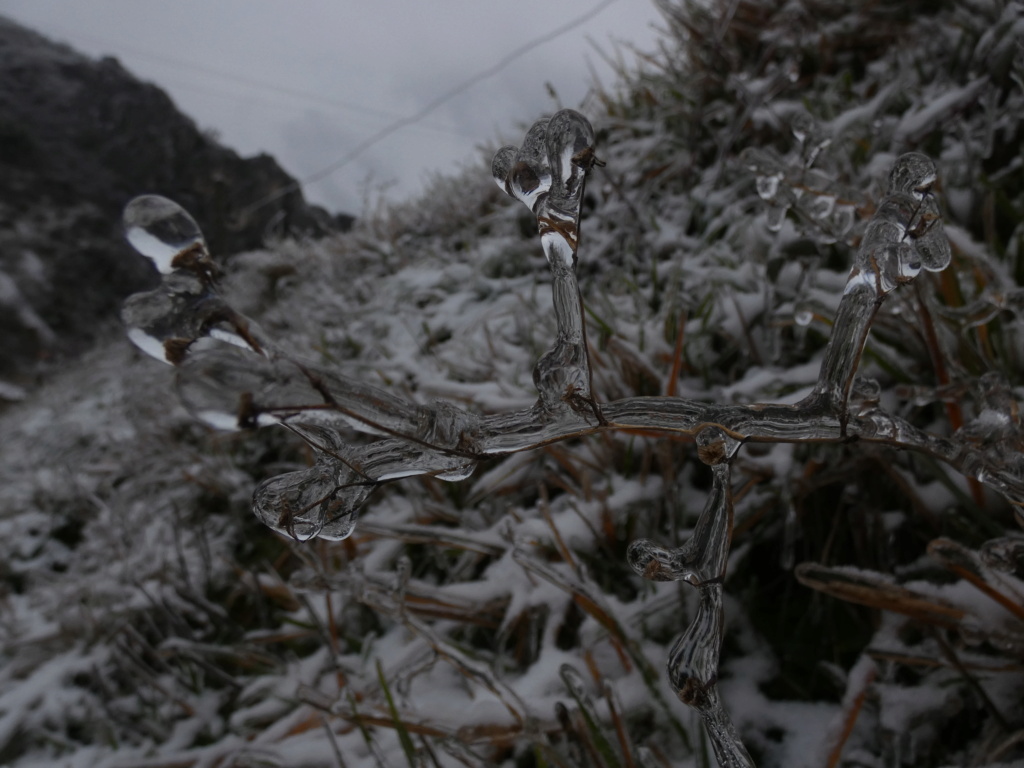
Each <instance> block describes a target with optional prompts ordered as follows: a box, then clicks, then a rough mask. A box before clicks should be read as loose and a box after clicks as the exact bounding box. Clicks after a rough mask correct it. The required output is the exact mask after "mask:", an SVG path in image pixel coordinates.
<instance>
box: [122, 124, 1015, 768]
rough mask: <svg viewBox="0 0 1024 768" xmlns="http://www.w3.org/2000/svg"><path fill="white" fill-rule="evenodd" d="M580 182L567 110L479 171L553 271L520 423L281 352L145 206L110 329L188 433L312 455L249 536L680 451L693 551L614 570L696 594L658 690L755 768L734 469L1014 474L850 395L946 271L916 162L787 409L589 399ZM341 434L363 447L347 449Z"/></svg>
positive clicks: (903, 168)
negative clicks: (793, 448) (586, 451)
mask: <svg viewBox="0 0 1024 768" xmlns="http://www.w3.org/2000/svg"><path fill="white" fill-rule="evenodd" d="M746 158H747V163H748V165H749V167H751V168H753V169H754V170H755V172H756V173H757V174H758V178H759V183H758V191H759V193H760V194H761V196H762V197H764V198H765V199H770V200H772V201H774V200H776V197H777V196H778V195H779V194H780V193H779V191H778V189H777V186H778V184H779V182H780V181H781V177H780V176H779V173H781V171H779V170H778V169H777V168H776V165H775V164H773V163H774V161H773V160H772V158H771V157H770V156H768V155H767V154H765V153H758V152H756V151H755V152H750V151H748V153H747V155H746ZM595 164H598V161H597V160H596V158H595V155H594V134H593V130H592V128H591V126H590V124H589V122H587V120H586V119H585V118H584V117H583V116H582V115H580V114H579V113H577V112H574V111H572V110H563V111H561V112H559V113H557V114H555V115H554V116H553V117H551V118H550V119H544V120H540V121H538V122H536V123H535V124H534V125H533V126H532V127H531V128H530V130H529V131H528V132H527V134H526V137H525V139H524V141H523V144H522V146H520V147H514V146H507V147H503V148H502V149H500V150H499V151H498V153H497V154H496V155H495V157H494V161H493V163H492V173H493V175H494V178H495V180H496V181H497V183H498V185H499V186H500V187H501V188H502V189H503V190H504V191H506V192H507V193H508V194H509V195H511V196H513V197H515V198H516V199H518V200H519V201H521V202H522V203H524V204H525V205H526V206H527V207H528V208H529V209H530V210H531V211H532V212H533V214H534V215H535V216H536V219H537V224H538V231H539V234H540V239H541V245H542V247H543V250H544V254H545V256H546V257H547V261H548V264H549V266H550V269H551V276H552V300H553V312H554V319H555V323H556V330H555V338H554V340H553V343H552V346H551V348H550V349H549V350H548V351H547V352H545V353H544V354H543V355H542V356H541V357H540V359H539V361H538V362H537V365H536V368H535V370H534V382H535V384H536V387H537V390H538V400H537V402H536V404H535V405H534V406H533V407H531V408H527V409H524V410H520V411H515V412H507V413H497V414H487V415H479V414H475V413H470V412H468V411H466V410H464V409H461V408H458V407H456V406H454V405H451V404H449V403H445V402H434V403H430V404H420V403H416V402H413V401H411V400H409V399H408V398H405V397H401V396H399V395H397V394H395V393H394V392H392V391H390V390H388V389H386V388H383V387H378V386H373V385H370V384H367V383H366V382H362V381H359V380H357V379H355V378H353V377H352V376H350V375H347V374H346V373H344V372H343V371H338V370H334V369H330V370H328V369H325V368H323V367H322V366H318V365H314V364H311V363H307V362H303V361H301V360H299V359H297V358H295V357H294V356H292V355H290V354H286V353H285V352H283V351H282V350H281V349H279V348H278V347H277V346H276V345H275V344H274V343H273V341H272V340H270V339H269V338H267V336H266V334H265V333H264V332H263V331H262V330H261V329H260V328H259V327H258V326H257V325H256V324H255V323H254V322H252V321H250V320H249V319H247V318H246V317H244V316H243V315H241V314H240V313H238V312H236V311H235V310H234V309H232V308H231V307H230V306H229V305H228V304H227V302H225V300H224V299H223V298H222V297H221V295H220V294H219V293H218V290H217V277H218V270H217V268H216V266H215V264H214V262H213V260H212V259H211V258H210V254H209V253H208V251H207V248H206V245H205V242H204V241H203V237H202V234H201V233H200V231H199V228H198V227H197V226H196V224H195V222H194V221H193V220H192V218H191V217H190V216H189V215H188V214H187V213H186V212H185V211H183V210H182V209H181V208H180V207H179V206H177V205H176V204H174V203H173V202H171V201H169V200H166V199H164V198H160V197H155V196H146V197H143V198H138V199H136V200H135V201H133V202H132V203H130V204H129V206H128V207H127V209H126V211H125V226H126V231H127V236H128V239H129V241H130V242H131V243H132V245H134V246H135V248H136V249H137V250H139V251H140V252H141V253H143V254H144V255H146V256H148V257H149V258H150V259H151V260H152V261H153V262H154V264H155V265H156V267H157V269H158V270H159V271H160V273H161V274H162V275H163V280H162V283H161V285H160V286H159V287H158V288H157V289H155V290H153V291H150V292H149V293H145V294H139V295H136V296H133V297H131V298H130V299H129V300H128V301H127V302H126V305H125V309H124V319H125V321H126V323H127V325H128V327H129V331H128V334H129V337H130V338H131V339H132V341H134V342H135V343H136V344H137V345H139V346H140V347H141V348H142V349H144V350H145V351H147V352H149V353H150V354H152V355H154V356H156V357H158V358H159V359H161V360H164V361H165V362H169V363H172V364H173V365H175V366H176V367H177V372H178V390H179V394H180V396H181V399H182V401H183V402H184V403H185V405H186V406H187V407H188V408H189V410H190V411H191V413H192V414H194V415H195V416H196V417H197V418H198V419H200V420H202V421H203V422H205V423H207V424H209V425H211V426H213V427H216V428H218V429H228V430H235V429H246V428H252V427H262V426H265V425H271V424H278V425H281V426H283V427H285V428H287V429H290V430H291V431H293V432H295V433H296V434H297V435H299V436H300V437H301V438H302V439H304V440H305V441H306V442H307V443H308V444H309V445H310V446H312V447H313V449H314V452H315V457H316V459H315V463H314V464H313V466H311V467H308V468H307V469H303V470H300V471H297V472H291V473H288V474H285V475H281V476H279V477H274V478H271V479H269V480H266V481H264V482H263V483H261V484H260V486H259V487H258V488H257V489H256V491H255V494H254V499H253V508H254V511H255V512H256V514H257V515H258V516H259V518H260V519H261V520H262V521H263V522H264V523H266V524H267V525H269V526H270V527H272V528H274V529H275V530H278V531H280V532H283V533H286V534H288V535H291V536H293V537H296V538H299V539H309V538H312V537H315V536H320V537H324V538H331V539H339V538H344V537H346V536H348V535H350V534H351V532H352V530H353V526H354V525H355V521H356V515H357V512H358V509H359V507H360V506H361V505H362V504H363V503H364V502H365V501H366V499H367V498H368V496H369V495H370V493H371V492H372V491H373V489H374V488H375V487H376V486H377V485H379V484H381V483H384V482H389V481H393V480H397V479H399V478H403V477H408V476H413V475H433V476H436V477H438V478H441V479H444V480H451V481H455V480H461V479H464V478H466V477H468V476H469V475H470V474H471V473H472V472H473V470H474V468H475V466H476V465H477V463H478V462H480V461H481V460H484V459H486V458H488V457H493V456H496V455H502V454H508V453H513V452H518V451H526V450H530V449H534V448H538V447H540V446H544V445H547V444H550V443H554V442H557V441H561V440H566V439H570V438H578V437H583V436H586V435H593V434H597V433H600V432H604V431H614V430H631V429H642V430H648V431H649V430H657V431H662V432H666V433H669V432H671V433H677V434H685V435H689V436H691V437H693V438H694V440H695V442H696V443H697V448H698V456H699V457H700V458H701V460H702V461H703V462H704V463H705V464H707V465H708V466H709V467H710V468H711V472H712V474H713V484H712V490H711V493H710V495H709V498H708V500H707V504H706V506H705V508H704V510H703V512H702V514H701V516H700V518H699V520H698V522H697V525H696V527H695V529H694V532H693V535H692V537H691V538H690V539H689V540H688V541H687V542H686V543H685V544H683V545H682V546H680V547H677V548H665V547H662V546H659V545H656V544H654V543H652V542H650V541H646V540H643V541H637V542H634V543H633V544H632V545H631V547H630V549H629V555H628V557H629V561H630V564H631V565H632V567H633V568H634V569H635V570H636V571H637V572H638V573H639V574H641V575H642V576H644V577H646V578H649V579H654V580H657V581H666V580H682V581H685V582H688V583H689V584H691V585H692V586H694V587H695V588H696V589H697V590H698V593H699V599H698V602H697V610H696V614H695V616H694V617H693V618H692V620H691V622H690V624H689V628H688V629H687V630H686V632H685V633H684V634H683V635H682V636H681V637H680V638H679V640H678V641H677V642H676V644H675V646H674V647H673V649H672V651H671V654H670V659H669V676H670V679H671V682H672V684H673V686H674V688H675V690H676V692H677V694H678V695H679V698H680V699H681V700H682V701H684V702H685V703H687V704H688V705H690V706H692V707H694V708H695V709H697V711H698V712H699V713H700V715H701V717H702V719H703V721H704V723H705V725H706V727H707V730H708V732H709V733H710V734H711V736H712V741H713V743H714V745H715V750H716V755H717V756H718V759H719V762H720V763H721V764H722V765H725V766H734V765H735V766H746V765H751V764H752V763H751V760H750V757H749V755H747V753H746V751H745V749H744V748H743V745H742V743H741V742H740V740H739V739H738V738H737V736H736V734H735V730H734V728H733V726H732V724H731V722H730V720H729V717H728V714H727V713H726V710H725V709H724V707H723V705H722V702H721V700H720V698H719V695H718V691H717V686H716V681H717V670H718V654H719V649H720V647H721V638H722V624H723V614H722V590H723V582H724V577H725V566H726V562H727V558H728V551H729V542H730V540H731V536H732V516H733V512H732V495H731V489H730V484H729V483H730V466H731V461H732V459H733V457H734V456H735V455H736V453H737V451H738V449H739V448H740V446H741V445H742V444H743V443H745V442H785V443H795V442H844V441H850V440H854V439H858V440H863V441H867V442H873V443H878V444H882V445H887V446H892V447H895V448H901V449H907V450H912V451H916V452H919V453H923V454H926V455H928V456H931V457H933V458H935V459H938V460H941V461H943V462H945V463H947V464H948V465H950V466H952V467H954V468H955V469H957V470H958V471H960V472H961V473H963V474H964V475H966V476H968V477H970V478H974V479H976V480H978V481H980V482H982V483H985V484H986V485H988V486H989V487H991V488H993V489H995V490H997V491H999V492H1000V493H1002V494H1003V495H1004V496H1006V498H1008V499H1009V500H1010V501H1011V502H1012V503H1013V504H1015V505H1017V507H1018V508H1021V507H1024V476H1022V474H1021V471H1020V463H1021V462H1020V461H1017V460H1012V457H1010V458H1008V457H1007V456H1006V455H1005V453H1001V452H999V451H998V450H996V449H994V448H993V447H992V446H991V445H990V444H988V443H986V442H985V441H983V440H979V439H975V438H974V437H972V433H971V431H970V430H969V429H966V428H965V429H963V430H961V431H960V432H958V433H957V434H956V435H954V436H953V437H940V436H936V435H933V434H930V433H928V432H925V431H922V430H920V429H918V428H916V427H914V426H912V425H911V424H910V423H909V422H907V421H906V420H904V419H902V418H900V417H898V416H896V415H894V414H891V413H888V412H886V411H885V410H883V409H882V408H881V407H880V406H879V404H878V398H877V397H874V396H871V394H870V392H867V390H870V389H871V387H870V386H861V387H860V389H858V387H857V386H856V385H855V376H856V373H857V368H858V365H859V363H860V360H861V356H862V354H863V351H864V347H865V344H866V342H867V338H868V334H869V331H870V328H871V324H872V322H873V320H874V319H875V317H876V315H877V313H878V310H879V308H880V307H881V306H882V305H883V303H884V302H885V301H886V299H887V298H888V297H889V296H890V295H891V294H892V293H893V292H894V291H895V290H897V289H898V288H900V287H901V286H904V285H906V284H907V283H909V282H910V281H912V280H913V279H914V278H915V277H916V276H917V275H918V274H919V273H920V272H921V271H922V270H930V271H938V270H941V269H944V268H945V267H946V266H947V265H948V264H949V261H950V258H951V252H950V247H949V242H948V240H947V239H946V236H945V234H944V232H943V228H942V222H941V218H940V214H939V208H938V205H937V203H936V200H935V197H934V194H933V192H932V187H933V185H934V183H935V180H936V170H935V166H934V164H933V163H932V161H931V160H930V159H929V158H927V157H925V156H924V155H921V154H917V153H910V154H906V155H903V156H901V157H900V158H898V159H897V161H896V163H895V164H894V166H893V169H892V172H891V174H890V177H889V184H888V189H887V192H886V195H885V196H884V197H883V199H882V200H881V201H880V203H879V204H878V207H877V209H876V211H875V213H874V215H873V217H872V218H871V220H870V222H869V223H868V225H867V229H866V232H865V235H864V237H863V240H862V242H861V245H860V247H859V249H858V251H857V254H856V257H855V261H854V264H853V267H852V270H851V272H850V275H849V278H848V281H847V284H846V288H845V290H844V292H843V295H842V298H841V300H840V303H839V307H838V311H837V313H836V317H835V323H834V326H833V330H832V336H831V338H830V340H829V343H828V346H827V347H826V349H825V353H824V357H823V361H822V364H821V369H820V373H819V376H818V379H817V383H816V385H815V386H814V388H813V390H812V392H811V393H810V394H809V395H808V396H807V397H806V398H805V399H804V400H802V401H801V402H799V403H797V404H794V405H784V404H763V403H756V404H742V405H720V404H716V403H709V402H701V401H696V400H688V399H684V398H676V397H646V398H645V397H638V398H627V399H623V400H618V401H615V402H609V403H598V402H597V401H596V399H595V397H594V394H593V391H592V386H591V368H590V359H589V355H588V348H587V337H586V327H585V323H584V315H583V300H582V295H581V292H580V289H579V286H578V284H577V280H576V265H577V260H578V249H579V242H580V235H579V224H580V207H581V204H582V200H583V190H584V183H585V181H586V177H587V174H588V172H589V171H590V170H591V168H592V167H593V166H594V165H595ZM787 205H788V203H787ZM865 392H867V394H865ZM996 399H998V398H996ZM353 430H355V431H358V432H362V433H364V435H368V436H369V437H368V438H367V437H363V438H359V439H356V438H355V437H354V436H353V434H352V431H353Z"/></svg>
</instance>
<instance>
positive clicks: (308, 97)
mask: <svg viewBox="0 0 1024 768" xmlns="http://www.w3.org/2000/svg"><path fill="white" fill-rule="evenodd" d="M48 26H50V25H48ZM50 28H51V29H53V30H55V31H57V32H59V33H60V34H62V35H65V36H67V37H68V38H69V39H71V40H75V39H78V40H82V41H88V42H91V43H95V44H97V45H102V46H106V47H108V48H109V49H110V50H116V51H119V52H122V53H128V54H131V55H132V56H137V57H138V58H140V59H148V60H150V61H156V62H159V63H161V64H169V65H171V66H173V67H175V68H176V69H178V70H181V69H187V70H192V71H193V72H198V73H199V74H202V75H210V76H213V77H218V78H220V79H222V80H227V81H228V82H233V83H238V84H240V85H245V86H247V87H249V88H254V89H257V90H261V91H267V92H270V93H278V94H281V95H284V96H289V97H291V98H296V99H301V100H304V101H310V102H313V103H315V104H318V105H320V106H324V105H327V106H331V107H337V108H340V109H344V110H347V111H350V112H361V113H363V114H366V115H370V116H373V117H378V118H383V119H387V120H395V119H402V118H401V116H400V115H396V114H395V113H394V112H387V111H385V110H382V109H374V108H373V107H367V106H364V105H362V104H354V103H352V102H350V101H345V100H343V99H335V98H332V97H329V96H325V95H323V94H317V93H313V92H311V91H304V90H301V89H299V88H291V87H288V86H283V85H274V84H272V83H264V82H261V81H259V80H255V79H253V78H250V77H246V76H244V75H240V74H237V73H234V72H225V71H223V70H219V69H215V68H213V67H207V66H204V65H201V64H196V63H194V62H190V61H183V60H181V59H176V58H173V57H171V56H166V55H163V54H158V53H153V52H151V51H143V50H141V49H139V48H134V47H132V46H130V45H125V44H124V43H122V42H121V41H113V40H108V39H105V38H102V37H96V36H95V35H86V34H81V33H79V32H75V31H72V30H68V29H65V28H63V27H60V26H50ZM424 127H427V128H430V129H431V130H435V131H441V132H443V133H448V134H451V135H453V136H467V135H468V134H467V132H466V131H463V130H461V129H460V128H458V127H456V126H450V125H444V124H439V123H425V124H424Z"/></svg>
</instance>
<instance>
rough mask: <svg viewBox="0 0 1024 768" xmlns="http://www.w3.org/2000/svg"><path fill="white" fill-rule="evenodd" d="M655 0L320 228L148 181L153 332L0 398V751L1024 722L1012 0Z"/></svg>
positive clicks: (376, 745) (722, 751)
mask: <svg viewBox="0 0 1024 768" xmlns="http://www.w3.org/2000/svg"><path fill="white" fill-rule="evenodd" d="M663 11H664V18H665V36H664V43H663V47H662V49H661V50H660V51H659V52H658V53H657V54H654V55H651V56H649V57H647V59H646V64H645V66H644V68H643V69H642V70H641V71H639V72H631V71H623V72H622V79H621V81H620V82H619V83H617V84H616V85H615V89H614V92H610V91H604V92H602V93H601V94H600V98H598V99H596V100H595V101H594V103H592V104H591V105H589V108H585V109H584V110H583V111H584V112H586V113H587V116H586V117H584V116H583V115H582V114H581V113H579V112H575V111H573V110H559V111H556V113H555V114H554V115H553V116H552V117H550V118H545V119H542V120H539V121H537V122H535V123H534V124H533V126H532V127H531V128H530V129H529V130H528V131H526V134H525V138H524V139H523V142H522V143H521V145H519V146H515V147H505V148H502V149H500V150H498V152H497V154H496V155H495V156H494V160H493V162H492V163H491V166H490V168H486V167H484V166H483V165H476V166H471V167H468V168H467V169H465V170H464V171H462V172H461V173H460V174H458V175H455V176H452V177H447V178H440V179H438V180H437V181H436V182H435V183H434V185H433V187H432V189H431V190H430V191H429V193H428V194H427V195H425V196H424V197H423V198H422V199H420V200H417V201H413V202H410V203H407V204H404V205H401V206H395V207H392V208H390V209H387V210H384V211H381V212H379V213H378V214H377V215H374V216H372V217H369V218H368V219H367V220H365V221H362V222H361V223H360V224H359V225H358V226H357V227H356V228H355V230H353V232H351V233H349V234H346V235H344V236H339V237H337V238H332V239H327V240H319V241H315V242H296V241H289V242H281V243H278V244H276V245H275V246H274V247H272V248H268V249H267V250H263V251H258V252H252V253H248V254H244V255H242V256H239V257H237V258H235V259H234V260H233V261H232V262H231V263H229V264H218V263H217V259H216V254H212V255H211V254H210V253H209V252H208V251H207V249H206V247H205V244H204V241H203V239H202V236H201V233H200V232H199V231H198V228H197V227H195V225H194V222H192V220H191V218H190V217H189V216H188V214H187V213H186V212H185V211H183V210H182V209H181V208H179V207H178V206H177V205H176V204H174V203H172V202H171V201H168V200H166V199H164V198H160V197H156V196H146V197H142V198H138V199H136V200H135V201H133V202H132V203H131V204H129V205H128V207H127V209H126V214H125V224H126V234H127V236H128V239H129V241H130V242H131V243H132V244H133V245H134V246H135V247H136V248H137V249H138V250H139V251H140V252H141V253H142V254H144V255H146V256H148V257H150V259H151V260H152V261H153V262H154V263H155V264H156V266H157V269H158V270H159V271H160V272H161V274H162V275H163V277H162V283H161V285H160V287H158V288H157V289H156V290H154V291H153V292H151V293H148V294H141V295H137V296H135V297H132V298H131V299H129V301H128V302H127V303H126V306H125V312H124V317H125V320H126V324H127V326H128V335H129V337H130V338H131V339H132V340H133V341H135V342H136V344H137V345H138V346H139V347H141V348H142V349H143V350H145V351H146V352H148V353H150V354H151V355H153V356H156V357H158V358H160V359H161V360H164V361H166V362H169V363H172V364H173V365H174V368H173V369H172V368H170V367H168V366H163V365H158V364H156V363H154V362H153V361H152V359H151V358H150V357H146V356H144V355H140V354H138V353H137V352H136V351H134V350H133V348H132V347H131V346H130V345H129V344H128V343H127V342H124V341H123V340H121V341H119V342H117V343H111V344H110V345H107V346H104V347H101V348H99V349H97V350H96V351H94V352H93V353H92V354H90V355H89V356H88V357H87V358H85V359H83V360H82V361H81V362H80V363H78V364H76V365H75V366H74V367H73V368H72V369H70V370H68V371H67V372H66V373H65V374H64V375H62V376H59V377H55V378H54V379H53V380H52V381H50V382H49V383H47V384H46V385H44V386H43V387H41V388H40V389H39V390H38V391H35V392H32V393H26V397H25V398H24V399H23V400H22V401H21V402H18V403H16V404H15V405H13V406H11V407H10V408H9V409H8V410H7V411H6V412H4V413H3V414H0V422H2V423H0V427H2V429H3V434H4V436H5V440H4V441H3V445H2V446H0V472H2V477H0V482H2V484H0V500H2V506H0V529H2V531H3V536H2V539H0V540H2V542H3V543H2V545H0V546H2V548H3V549H2V557H0V590H2V591H0V611H2V617H3V621H2V622H0V664H2V666H0V763H2V764H4V765H11V766H17V767H18V768H25V767H27V766H69V767H71V766H74V767H75V768H77V767H79V766H82V767H84V766H110V767H111V768H114V767H115V766H121V767H124V768H127V767H128V766H138V767H139V768H142V767H143V766H145V767H147V768H164V767H167V768H170V766H196V767H197V768H198V767H199V766H219V767H222V768H228V767H229V766H239V767H241V766H289V767H293V766H294V767H298V766H310V767H311V768H312V767H313V766H317V767H319V766H324V767H325V768H326V767H327V766H342V767H345V766H349V767H351V768H364V767H365V768H391V767H392V766H409V768H418V767H419V766H430V767H431V768H433V767H434V766H508V767H509V768H513V767H514V768H527V767H530V768H533V767H536V768H540V767H541V766H550V767H552V768H555V767H558V768H589V767H590V766H598V767H600V768H613V767H621V768H661V767H663V766H672V767H673V768H682V767H684V766H687V767H688V766H712V765H715V764H716V763H717V764H720V765H724V766H743V765H752V764H756V765H760V766H785V767H786V768H790V767H799V766H828V767H829V768H832V767H834V766H871V767H872V768H873V767H875V766H878V767H879V768H881V767H882V766H886V767H888V766H893V767H895V766H903V765H912V766H954V765H956V766H968V765H969V766H998V765H1011V764H1019V761H1021V760H1024V699H1022V695H1021V691H1022V690H1024V534H1022V531H1021V526H1022V525H1024V456H1022V453H1021V450H1022V447H1024V445H1022V444H1024V433H1022V428H1021V419H1020V414H1019V406H1018V401H1019V399H1020V397H1021V396H1022V394H1024V387H1022V386H1021V383H1022V372H1024V355H1022V333H1024V323H1022V313H1024V289H1022V288H1021V287H1020V286H1021V285H1022V281H1024V160H1022V157H1021V153H1020V146H1021V141H1022V138H1024V136H1022V124H1024V51H1022V45H1021V40H1022V39H1024V5H1022V4H1021V3H1019V2H1010V3H1005V2H987V1H986V0H979V1H978V2H974V3H966V2H965V3H932V2H924V0H916V1H915V0H912V1H911V2H901V3H895V2H883V3H872V4H861V3H856V2H848V3H843V2H816V1H815V0H788V1H787V2H772V1H770V0H729V1H723V2H721V3H715V4H712V5H711V6H710V7H706V6H705V4H703V3H693V4H690V3H688V2H684V1H682V0H680V1H679V2H668V1H667V0H666V2H665V4H664V6H663ZM524 117H526V116H524ZM495 181H497V182H498V184H497V185H495V183H494V182H495ZM584 181H586V184H585V185H584ZM504 193H508V194H509V195H511V196H512V197H514V198H516V199H517V200H519V201H520V202H522V203H525V205H526V208H524V207H523V206H521V205H518V204H513V203H512V202H510V201H509V200H508V198H507V197H506V196H505V194H504ZM538 235H539V237H538ZM264 426H266V427H267V428H265V429H263V428H259V427H264ZM254 488H255V493H254V492H253V489H254ZM253 512H255V515H254V514H252V513H253ZM357 514H358V516H359V519H358V520H357V519H356V517H357ZM666 665H667V670H666Z"/></svg>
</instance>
